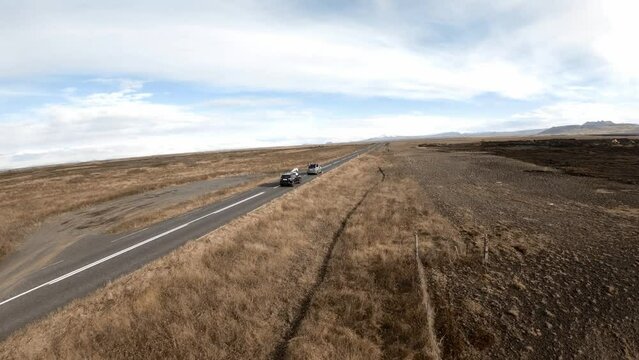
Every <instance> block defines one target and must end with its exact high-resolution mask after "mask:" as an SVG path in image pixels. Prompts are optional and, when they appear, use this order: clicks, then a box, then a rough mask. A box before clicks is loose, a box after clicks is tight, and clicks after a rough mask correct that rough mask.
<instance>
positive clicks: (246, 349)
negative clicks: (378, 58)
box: [0, 156, 379, 359]
mask: <svg viewBox="0 0 639 360" xmlns="http://www.w3.org/2000/svg"><path fill="white" fill-rule="evenodd" d="M377 162H378V160H377V159H376V158H375V157H373V156H365V157H362V158H359V159H356V160H353V161H351V162H349V163H347V164H345V165H343V166H342V167H340V168H338V169H336V170H335V171H333V172H331V173H330V174H326V175H324V176H321V177H319V178H318V179H317V180H316V181H313V182H312V183H310V184H307V185H305V186H303V187H300V188H299V189H297V190H296V191H294V192H291V193H289V194H287V195H285V196H284V197H282V198H280V199H278V200H275V201H273V202H272V203H269V204H268V205H266V206H264V207H262V208H260V209H259V210H257V211H255V212H253V213H251V214H249V215H247V216H244V217H242V218H240V219H237V220H235V221H233V222H232V223H230V224H229V225H227V226H225V227H223V228H221V229H218V230H217V231H215V232H213V233H211V234H209V235H208V236H205V237H203V238H201V239H199V240H197V241H193V242H190V243H189V244H187V245H186V246H184V247H182V248H180V249H178V250H177V251H175V252H173V253H171V254H170V255H168V256H166V257H164V258H162V259H159V260H157V261H154V262H152V263H150V264H148V265H147V266H145V267H143V268H142V269H140V270H138V271H136V272H134V273H132V274H129V275H127V276H125V277H123V278H120V279H118V280H116V281H114V282H113V283H111V284H109V285H108V286H106V287H105V288H103V289H101V290H99V291H97V292H96V293H94V294H92V295H90V296H88V297H87V298H84V299H79V300H77V301H75V302H73V303H71V304H69V305H68V306H66V307H64V308H63V309H61V310H60V311H58V312H56V313H53V314H51V315H50V316H48V317H47V318H45V319H43V320H42V321H40V322H37V323H34V324H32V325H30V326H28V327H27V328H25V329H23V330H20V331H18V332H17V333H16V334H14V335H13V336H12V337H10V338H9V339H7V340H6V341H4V342H3V343H2V344H0V358H49V357H55V358H66V359H74V358H137V359H144V358H232V359H237V358H258V359H259V358H269V357H270V356H271V355H272V354H273V353H274V351H275V349H276V348H277V346H278V344H281V343H282V341H283V340H284V339H285V335H286V333H287V331H288V330H289V329H290V326H291V323H292V322H293V320H294V319H295V318H296V317H297V316H298V314H299V313H300V304H302V302H303V300H304V298H305V297H307V295H308V293H309V291H310V289H311V288H312V287H313V285H314V284H315V283H316V280H317V273H318V271H319V269H320V268H321V266H322V261H323V259H324V257H325V254H326V253H327V250H328V249H329V247H330V245H331V243H332V241H333V238H334V236H335V234H336V232H338V230H339V229H340V227H342V224H343V221H344V219H345V218H346V216H347V214H348V212H349V211H350V210H351V209H352V208H353V207H354V206H355V205H356V204H357V203H358V202H359V201H361V199H362V198H363V196H364V194H365V193H366V191H367V190H368V189H370V188H371V187H372V186H373V185H374V184H375V183H377V182H378V181H379V174H378V173H377V172H376V171H375V170H376V169H377Z"/></svg>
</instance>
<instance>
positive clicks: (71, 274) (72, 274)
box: [0, 191, 264, 306]
mask: <svg viewBox="0 0 639 360" xmlns="http://www.w3.org/2000/svg"><path fill="white" fill-rule="evenodd" d="M262 194H264V191H262V192H261V193H258V194H255V195H253V196H249V197H247V198H246V199H243V200H240V201H238V202H236V203H233V204H231V205H229V206H227V207H224V208H222V209H219V210H216V211H213V212H211V213H208V214H206V215H203V216H200V217H199V218H197V219H194V220H191V221H189V222H187V223H184V224H182V225H180V226H177V227H174V228H173V229H171V230H167V231H165V232H163V233H161V234H158V235H155V236H153V237H151V238H149V239H146V240H144V241H141V242H139V243H137V244H135V245H131V246H129V247H128V248H126V249H122V250H120V251H118V252H116V253H113V254H111V255H109V256H106V257H103V258H102V259H100V260H96V261H94V262H92V263H90V264H87V265H85V266H83V267H81V268H79V269H76V270H73V271H71V272H69V273H66V274H64V275H62V276H59V277H57V278H55V279H53V280H51V281H49V282H46V283H44V284H40V285H38V286H36V287H34V288H32V289H29V290H27V291H25V292H23V293H21V294H18V295H16V296H14V297H12V298H9V299H7V300H4V301H2V302H0V306H2V305H4V304H6V303H8V302H10V301H13V300H15V299H18V298H20V297H22V296H24V295H27V294H29V293H31V292H33V291H36V290H38V289H40V288H43V287H45V286H47V285H53V284H55V283H57V282H59V281H62V280H64V279H67V278H70V277H71V276H74V275H77V274H79V273H81V272H83V271H85V270H88V269H90V268H92V267H94V266H97V265H100V264H102V263H103V262H105V261H109V260H111V259H113V258H115V257H118V256H120V255H122V254H125V253H127V252H129V251H131V250H133V249H136V248H138V247H140V246H142V245H145V244H148V243H150V242H151V241H155V240H157V239H159V238H161V237H164V236H166V235H168V234H170V233H172V232H175V231H178V230H180V229H183V228H185V227H187V226H189V225H191V224H193V223H194V222H196V221H199V220H202V219H204V218H206V217H208V216H211V215H213V214H218V213H220V212H222V211H224V210H227V209H230V208H232V207H234V206H237V205H239V204H241V203H243V202H246V201H249V200H251V199H253V198H256V197H258V196H260V195H262Z"/></svg>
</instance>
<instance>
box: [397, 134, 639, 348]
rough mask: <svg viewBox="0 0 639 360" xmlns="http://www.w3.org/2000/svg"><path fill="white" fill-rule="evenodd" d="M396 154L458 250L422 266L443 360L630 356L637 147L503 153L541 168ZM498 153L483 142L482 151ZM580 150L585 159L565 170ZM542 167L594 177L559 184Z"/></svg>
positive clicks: (638, 259) (635, 294) (481, 156)
mask: <svg viewBox="0 0 639 360" xmlns="http://www.w3.org/2000/svg"><path fill="white" fill-rule="evenodd" d="M508 146H511V145H507V146H506V147H508ZM517 146H519V145H517ZM393 147H394V150H395V151H396V152H397V153H396V156H395V160H394V161H395V162H396V163H397V164H399V166H401V167H402V169H403V172H404V173H405V174H407V175H409V176H411V177H413V178H414V179H416V180H417V181H418V182H419V183H420V184H421V186H422V188H423V189H424V191H425V193H426V195H427V197H429V198H430V199H431V200H432V201H433V203H434V205H435V207H436V209H437V211H438V212H439V213H441V214H442V215H443V216H444V217H445V218H447V219H448V220H449V221H450V222H451V223H452V224H454V225H455V226H456V227H457V229H458V231H459V235H460V237H461V239H462V243H464V244H465V245H463V247H462V248H461V249H455V252H459V253H460V254H463V255H464V256H459V257H457V258H455V259H454V260H452V261H439V262H436V261H432V262H430V263H428V266H429V276H430V279H431V282H432V285H433V286H432V289H433V297H434V303H435V305H436V309H435V313H436V326H437V331H438V336H439V337H440V339H441V342H442V347H443V349H442V351H443V353H444V356H445V357H447V358H478V357H483V358H487V359H494V358H501V359H513V358H529V359H551V358H552V359H557V358H564V359H570V358H584V359H585V358H610V359H613V358H614V359H619V358H627V359H631V358H637V356H639V353H638V352H637V349H639V277H638V276H637V274H638V273H639V221H637V217H636V214H637V209H639V187H638V186H637V185H636V181H635V180H632V179H635V178H634V177H635V176H636V175H635V173H636V171H637V168H634V169H629V168H628V164H630V163H633V162H634V163H636V161H637V159H638V157H637V156H636V155H632V154H635V151H636V150H634V149H635V148H632V149H629V150H628V149H626V150H627V151H628V152H629V153H628V155H624V156H621V155H620V153H621V152H622V150H619V151H617V150H616V148H611V147H608V150H601V149H600V148H598V147H597V146H594V147H589V145H583V146H581V145H580V146H577V147H576V148H571V146H570V143H568V145H566V146H565V147H562V150H561V151H559V152H555V150H553V149H550V150H548V149H545V150H543V151H544V152H542V150H538V148H535V147H533V148H526V149H519V150H516V151H511V150H509V153H508V154H504V155H506V156H509V157H514V158H522V159H527V160H529V161H531V162H534V163H539V164H541V165H542V166H538V165H534V164H530V163H526V162H521V161H517V160H513V159H509V158H506V157H501V156H494V155H490V154H486V153H479V152H467V151H466V152H452V151H438V150H437V149H438V148H415V147H412V146H406V145H401V144H394V145H393ZM464 147H465V150H468V149H469V147H468V146H467V145H464ZM500 147H501V145H495V144H491V145H490V149H491V151H490V152H495V153H499V151H500V150H499V149H500ZM477 149H479V150H481V149H483V150H486V148H485V147H484V148H482V147H481V146H476V147H475V150H477ZM624 149H625V148H624ZM449 150H450V149H449ZM626 150H623V151H626ZM581 151H586V152H588V151H591V153H589V154H588V155H584V156H581V155H575V157H574V159H573V160H574V162H570V161H569V160H570V159H571V156H572V155H571V154H578V153H580V152H581ZM607 151H608V152H607ZM542 154H543V155H542ZM555 154H558V155H557V156H558V157H557V158H555V157H554V156H555ZM546 157H547V158H546ZM586 157H591V158H592V159H590V160H586ZM541 158H543V159H545V160H539V159H541ZM622 158H623V161H621V162H620V159H622ZM549 164H550V165H552V166H554V165H556V164H560V165H557V167H558V168H560V169H566V168H567V167H571V168H579V169H581V170H580V173H583V174H588V175H592V176H595V177H581V176H580V177H575V176H568V175H566V174H563V173H561V172H556V171H553V170H552V169H550V168H548V167H547V166H548V165H549ZM605 178H614V179H616V180H619V181H610V180H608V179H605ZM621 181H624V182H621ZM601 189H605V190H606V191H601ZM484 241H486V243H487V244H488V249H489V252H488V261H487V263H486V265H485V266H484V265H482V259H483V248H484V246H483V244H484Z"/></svg>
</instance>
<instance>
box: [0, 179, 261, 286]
mask: <svg viewBox="0 0 639 360" xmlns="http://www.w3.org/2000/svg"><path fill="white" fill-rule="evenodd" d="M253 178H254V177H251V176H246V175H245V176H232V177H224V178H218V179H211V180H204V181H196V182H192V183H188V184H182V185H176V186H170V187H167V188H163V189H159V190H153V191H149V192H145V193H141V194H135V195H130V196H126V197H123V198H119V199H115V200H110V201H106V202H103V203H100V204H97V205H94V206H89V207H86V208H83V209H80V210H76V211H70V212H67V213H64V214H62V215H59V216H55V217H52V218H49V219H47V220H46V221H45V222H43V223H42V224H41V225H40V226H38V227H37V228H36V229H35V231H34V232H33V233H31V234H29V236H28V237H27V239H26V240H25V241H24V243H23V244H22V245H21V246H20V247H19V249H18V250H17V251H16V252H15V253H13V254H12V256H10V257H8V258H7V259H5V261H3V262H1V263H0V279H2V281H1V282H0V295H6V294H7V293H8V292H9V291H10V290H11V288H12V286H13V285H14V284H15V283H16V282H17V281H18V280H20V279H21V278H23V277H24V276H26V275H28V274H30V273H32V272H34V271H37V270H38V269H40V268H42V267H44V266H46V265H47V264H48V263H50V262H51V261H52V259H55V258H56V256H58V255H59V254H60V253H61V252H62V251H64V249H66V248H68V247H69V246H71V245H72V244H74V243H75V242H77V241H80V240H82V239H84V238H88V237H103V238H104V240H105V241H109V240H112V239H113V238H115V237H116V236H117V235H113V234H109V232H110V229H111V228H112V227H113V226H115V225H117V224H119V223H121V222H122V221H127V220H128V219H132V218H136V217H139V216H141V215H142V214H154V213H155V212H157V211H160V210H162V209H165V208H170V207H171V206H174V205H178V204H183V203H185V202H189V201H192V200H193V199H196V198H198V197H200V196H203V195H205V194H208V193H215V192H217V191H219V190H223V189H229V188H233V187H237V186H239V185H241V184H244V183H247V182H249V181H250V180H251V179H253Z"/></svg>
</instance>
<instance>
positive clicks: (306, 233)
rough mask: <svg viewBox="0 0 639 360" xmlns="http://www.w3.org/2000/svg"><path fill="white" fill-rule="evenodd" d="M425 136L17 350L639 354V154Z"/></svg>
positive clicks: (53, 325)
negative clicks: (423, 141) (450, 141)
mask: <svg viewBox="0 0 639 360" xmlns="http://www.w3.org/2000/svg"><path fill="white" fill-rule="evenodd" d="M419 144H420V143H419V142H412V143H399V142H397V143H391V144H386V145H385V146H383V147H381V148H378V149H377V150H375V151H374V152H372V153H369V154H368V155H364V156H361V157H359V158H357V159H355V160H352V161H351V162H349V163H346V164H345V165H343V166H342V167H340V168H337V169H336V170H334V171H332V172H330V173H327V174H325V175H323V176H321V177H319V178H317V179H316V180H315V181H313V182H311V183H309V184H305V185H303V186H301V187H299V188H297V189H295V190H294V191H292V192H290V193H287V194H286V195H284V196H283V197H281V198H278V199H276V200H274V201H273V202H271V203H269V204H267V205H265V206H263V207H262V208H259V209H258V210H256V211H254V212H252V213H250V214H248V215H246V216H243V217H241V218H239V219H236V220H234V221H232V222H231V223H229V224H228V225H226V226H225V227H223V228H221V229H218V230H216V231H214V232H212V233H210V234H209V235H207V236H205V237H203V238H201V239H199V240H196V241H193V242H190V243H188V244H187V245H185V246H183V247H182V248H180V249H178V250H176V251H174V252H173V253H171V254H170V255H168V256H166V257H164V258H161V259H159V260H156V261H154V262H152V263H149V264H148V265H146V266H145V267H143V268H142V269H140V270H138V271H135V272H133V273H131V274H129V275H127V276H124V277H123V278H120V279H118V280H116V281H113V282H112V283H111V284H109V285H108V286H106V287H105V288H104V289H100V290H98V291H97V292H95V293H94V294H92V295H90V296H88V297H86V298H84V299H78V300H76V301H74V302H73V303H71V304H69V305H68V306H66V307H64V308H63V309H61V310H60V311H58V312H55V313H52V314H51V315H50V316H48V317H47V318H45V319H43V320H42V321H39V322H37V323H34V324H32V325H30V326H28V327H26V328H24V329H22V330H20V331H18V332H16V333H15V334H14V335H12V336H11V337H10V338H8V339H7V340H6V341H4V342H2V343H0V358H4V357H6V358H14V357H17V358H20V357H22V358H46V357H50V356H54V357H59V358H228V359H235V358H257V359H267V358H275V359H283V358H286V359H334V358H348V359H369V358H373V359H394V358H413V359H438V358H440V357H441V358H444V359H513V358H523V359H546V358H564V359H567V358H578V359H636V358H637V357H639V342H638V340H637V339H639V295H638V294H639V280H637V276H636V274H637V272H638V271H639V243H638V241H639V185H637V184H636V183H633V182H632V181H629V179H632V176H633V173H632V171H630V172H624V171H623V170H622V169H618V168H617V167H619V166H621V167H624V166H626V165H627V164H630V163H632V162H633V161H636V158H634V157H633V156H634V155H632V154H630V155H624V156H618V152H616V150H614V149H613V150H611V151H606V150H603V149H601V148H598V149H596V150H592V152H591V153H590V158H589V159H586V158H585V157H580V156H575V157H574V158H573V157H571V156H568V155H566V154H570V153H573V152H574V153H579V152H581V151H583V149H584V148H585V147H588V146H590V145H585V144H582V143H575V142H568V143H561V144H563V145H561V148H562V149H561V151H559V152H556V151H555V150H554V149H552V147H551V148H550V149H548V147H549V145H548V143H545V142H542V143H540V144H537V145H534V146H531V145H530V144H527V145H526V146H527V147H526V149H528V150H530V152H528V153H525V152H523V149H521V148H520V144H515V145H512V143H511V144H510V145H509V144H492V143H491V144H490V145H486V146H490V147H491V148H492V149H493V150H491V151H488V150H487V149H486V148H482V145H481V144H460V143H456V144H454V145H441V146H427V147H419V146H418V145H419ZM615 145H616V144H615ZM511 146H514V149H513V150H512V152H509V151H510V150H509V149H510V147H511ZM535 146H538V147H535ZM494 149H497V150H494ZM493 151H494V152H497V151H502V153H501V154H500V155H502V156H497V155H495V154H491V152H493ZM526 156H527V157H528V158H527V160H528V161H526V162H525V161H521V160H518V159H520V158H522V159H523V158H525V157H526ZM571 159H572V160H571ZM619 159H623V161H621V162H620V160H619ZM549 164H558V165H557V167H556V168H555V167H551V166H549ZM603 164H607V165H605V166H608V168H605V167H603V166H604V165H603ZM567 168H570V169H577V168H578V169H579V171H580V172H581V173H579V174H574V173H572V172H569V173H565V172H564V170H565V169H567ZM607 173H611V174H616V175H615V178H617V177H618V176H622V175H623V176H626V178H618V179H617V180H611V178H613V177H608V176H606V174H607ZM574 175H580V176H574ZM582 175H587V176H582ZM415 234H417V236H418V239H419V244H418V253H419V259H418V258H417V257H416V254H415V238H414V235H415ZM485 249H487V252H485ZM486 255H487V256H486ZM417 261H419V262H420V263H421V264H422V266H423V268H424V270H425V271H424V273H423V275H420V273H419V272H418V266H417V264H418V263H417ZM422 280H424V282H421V281H422Z"/></svg>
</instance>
